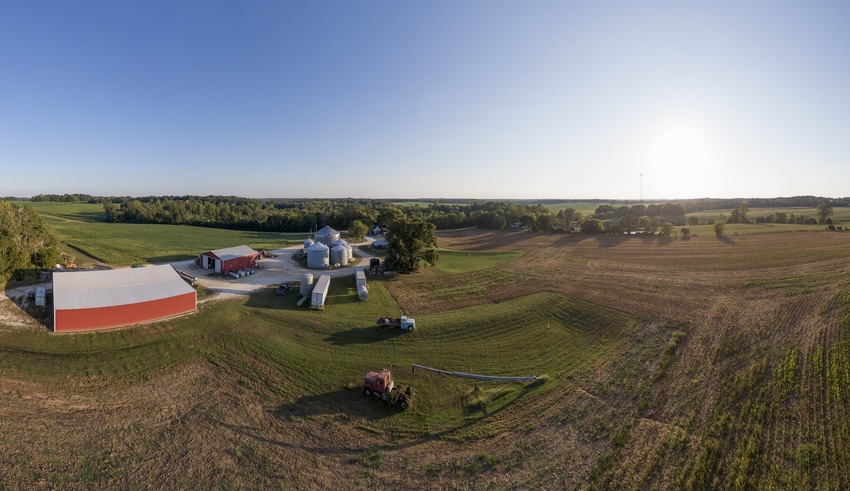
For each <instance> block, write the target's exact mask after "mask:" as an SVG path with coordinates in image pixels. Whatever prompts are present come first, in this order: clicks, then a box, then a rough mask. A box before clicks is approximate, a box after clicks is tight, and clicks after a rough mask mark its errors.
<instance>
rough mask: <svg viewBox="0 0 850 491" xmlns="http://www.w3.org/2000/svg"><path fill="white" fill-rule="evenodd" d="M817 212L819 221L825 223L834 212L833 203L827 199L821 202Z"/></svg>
mask: <svg viewBox="0 0 850 491" xmlns="http://www.w3.org/2000/svg"><path fill="white" fill-rule="evenodd" d="M817 213H818V223H819V224H821V225H823V224H825V223H826V220H827V219H828V218H829V216H830V215H832V213H833V210H832V205H830V204H829V203H827V202H826V201H821V202H820V203H818V206H817Z"/></svg>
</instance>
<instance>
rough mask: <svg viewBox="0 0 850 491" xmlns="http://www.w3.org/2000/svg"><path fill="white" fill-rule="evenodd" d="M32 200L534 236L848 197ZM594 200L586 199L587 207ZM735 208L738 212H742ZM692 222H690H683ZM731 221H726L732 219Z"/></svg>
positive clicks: (159, 214)
mask: <svg viewBox="0 0 850 491" xmlns="http://www.w3.org/2000/svg"><path fill="white" fill-rule="evenodd" d="M31 200H32V201H66V202H74V201H77V202H88V203H101V204H102V205H103V210H104V212H105V216H106V220H107V221H108V222H122V223H160V224H175V225H195V226H204V227H215V228H229V229H237V230H257V231H270V232H304V231H315V230H318V229H320V228H322V227H324V226H326V225H328V226H330V227H333V228H336V229H339V230H345V229H347V228H348V227H349V226H350V225H351V224H352V223H353V222H355V221H357V222H359V223H362V224H365V225H367V226H370V227H371V226H373V225H384V224H386V223H388V221H390V220H391V219H392V218H393V217H396V216H399V215H405V216H407V217H411V218H419V219H421V220H423V221H425V222H428V223H432V224H434V226H435V227H436V228H437V229H438V230H440V229H452V228H462V227H478V228H485V229H495V230H499V229H506V228H517V227H521V228H527V229H530V230H533V231H539V232H551V231H556V230H566V229H568V228H569V227H570V226H571V224H575V225H576V226H577V227H578V226H579V224H580V222H582V221H583V219H584V220H585V221H586V220H587V219H598V220H606V219H608V220H610V219H622V218H623V217H626V216H635V217H638V218H643V217H646V218H648V219H650V220H651V221H654V222H655V223H656V224H658V223H661V224H664V223H670V224H672V225H675V226H684V225H688V224H693V223H688V220H687V219H686V214H688V213H695V212H702V211H707V210H730V209H731V210H739V211H742V210H743V212H744V215H743V216H742V217H740V216H739V218H741V219H742V220H746V210H747V209H750V210H753V209H757V208H794V207H809V208H814V207H817V206H818V205H822V204H823V203H828V204H829V206H830V207H832V206H835V207H840V206H848V205H850V198H839V199H833V198H823V197H817V196H795V197H781V198H751V199H746V200H742V199H711V198H703V199H693V200H677V201H667V202H661V203H652V204H646V205H644V204H634V202H633V201H632V202H626V201H623V202H617V201H611V200H596V201H598V202H599V207H598V208H597V209H596V210H595V213H594V214H593V215H591V216H584V217H583V216H582V215H581V213H579V212H577V211H576V210H573V209H571V208H566V209H562V210H559V211H558V212H557V213H555V212H552V211H550V209H549V208H547V205H554V204H558V203H563V202H564V201H559V200H542V201H541V200H536V201H534V202H530V201H522V200H496V201H483V202H482V201H475V200H451V202H449V203H441V202H440V201H438V200H407V201H397V200H379V199H354V198H344V199H252V198H242V197H236V196H149V197H118V198H116V197H98V196H91V195H87V194H63V195H53V194H42V195H37V196H34V197H33V198H31ZM594 201H595V200H587V201H586V202H590V203H593V202H594ZM742 203H745V207H744V208H743V209H742ZM690 218H693V217H690ZM733 221H734V220H733Z"/></svg>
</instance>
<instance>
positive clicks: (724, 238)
mask: <svg viewBox="0 0 850 491" xmlns="http://www.w3.org/2000/svg"><path fill="white" fill-rule="evenodd" d="M714 237H715V238H716V239H717V240H718V241H720V242H723V243H724V244H729V245H734V244H735V241H734V240H732V238H731V237H729V236H726V235H715V236H714Z"/></svg>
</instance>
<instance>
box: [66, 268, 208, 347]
mask: <svg viewBox="0 0 850 491" xmlns="http://www.w3.org/2000/svg"><path fill="white" fill-rule="evenodd" d="M195 310H197V295H196V293H195V289H194V288H192V287H191V286H189V285H188V284H187V283H186V282H185V281H184V280H183V279H182V278H181V277H180V275H178V274H177V272H176V271H175V270H174V268H172V267H171V266H170V265H167V264H166V265H163V266H152V267H146V268H127V269H116V270H104V271H73V272H70V271H69V272H64V273H58V274H55V275H53V330H54V331H55V332H69V331H89V330H94V329H108V328H111V327H120V326H128V325H132V324H140V323H143V322H150V321H155V320H161V319H166V318H169V317H174V316H178V315H182V314H187V313H190V312H194V311H195Z"/></svg>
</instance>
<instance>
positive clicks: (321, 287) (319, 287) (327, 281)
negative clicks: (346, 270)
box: [310, 274, 331, 309]
mask: <svg viewBox="0 0 850 491" xmlns="http://www.w3.org/2000/svg"><path fill="white" fill-rule="evenodd" d="M330 286H331V277H330V276H328V275H326V274H323V275H322V276H319V281H317V282H316V286H314V287H313V295H312V297H311V299H310V308H311V309H321V308H323V307H324V306H325V297H327V296H328V288H330Z"/></svg>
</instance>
